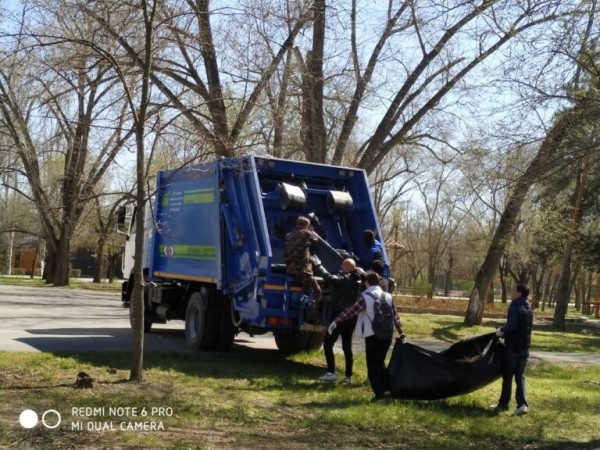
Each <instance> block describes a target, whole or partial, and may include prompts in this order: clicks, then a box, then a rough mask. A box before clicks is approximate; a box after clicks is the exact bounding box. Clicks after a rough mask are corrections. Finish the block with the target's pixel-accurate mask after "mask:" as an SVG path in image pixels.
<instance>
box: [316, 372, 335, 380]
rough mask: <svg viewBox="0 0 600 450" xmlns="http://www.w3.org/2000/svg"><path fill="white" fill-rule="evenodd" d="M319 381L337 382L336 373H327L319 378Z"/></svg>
mask: <svg viewBox="0 0 600 450" xmlns="http://www.w3.org/2000/svg"><path fill="white" fill-rule="evenodd" d="M319 380H321V381H337V373H335V372H327V373H326V374H325V375H323V376H322V377H319Z"/></svg>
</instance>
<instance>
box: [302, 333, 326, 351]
mask: <svg viewBox="0 0 600 450" xmlns="http://www.w3.org/2000/svg"><path fill="white" fill-rule="evenodd" d="M324 340H325V333H315V332H312V333H311V332H309V333H308V339H307V342H306V350H308V351H310V350H319V349H320V348H321V346H322V345H323V341H324Z"/></svg>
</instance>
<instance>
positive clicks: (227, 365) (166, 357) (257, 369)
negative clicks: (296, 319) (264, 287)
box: [53, 345, 323, 391]
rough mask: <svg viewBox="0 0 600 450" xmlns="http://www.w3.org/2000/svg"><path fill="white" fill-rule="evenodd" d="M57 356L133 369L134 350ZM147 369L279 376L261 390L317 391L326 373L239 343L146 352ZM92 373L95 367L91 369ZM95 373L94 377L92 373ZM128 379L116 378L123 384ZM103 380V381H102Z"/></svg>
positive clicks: (229, 375) (200, 374) (202, 374)
mask: <svg viewBox="0 0 600 450" xmlns="http://www.w3.org/2000/svg"><path fill="white" fill-rule="evenodd" d="M53 354H54V355H55V356H57V357H61V358H72V359H74V360H75V361H77V363H80V364H82V365H91V366H95V367H99V368H102V367H109V368H111V369H117V370H129V369H130V367H131V354H130V353H123V352H118V353H104V352H102V353H88V352H62V351H60V352H53ZM144 368H145V370H146V371H151V370H153V369H159V370H164V371H172V372H178V373H181V374H184V375H189V376H193V377H198V378H217V379H227V378H229V379H236V380H243V379H246V380H248V381H249V382H250V383H253V382H254V381H255V380H259V379H263V378H264V379H275V380H277V384H276V385H272V386H270V385H269V384H268V383H267V384H266V385H264V386H261V389H266V390H269V389H282V388H285V389H290V390H296V391H298V390H300V391H302V390H314V389H315V386H314V383H306V379H310V380H311V381H312V380H314V379H316V377H317V376H318V375H321V374H322V371H323V369H322V368H321V367H317V366H314V365H310V364H305V363H301V362H297V361H293V360H291V359H287V358H286V357H285V356H284V355H282V354H281V353H280V352H278V351H276V350H265V349H254V348H247V347H242V346H238V345H234V347H233V348H232V349H231V350H230V351H227V352H193V353H191V352H190V353H161V352H153V353H148V354H145V355H144ZM89 372H90V374H91V372H92V371H91V370H90V371H89ZM92 376H94V375H93V374H92ZM123 381H124V380H120V381H115V382H114V383H121V382H123ZM99 382H101V383H103V382H102V381H99Z"/></svg>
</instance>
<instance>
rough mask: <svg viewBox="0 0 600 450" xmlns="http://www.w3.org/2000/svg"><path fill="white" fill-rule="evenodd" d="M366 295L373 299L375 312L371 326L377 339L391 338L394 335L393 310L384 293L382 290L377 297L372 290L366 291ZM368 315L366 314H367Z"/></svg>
mask: <svg viewBox="0 0 600 450" xmlns="http://www.w3.org/2000/svg"><path fill="white" fill-rule="evenodd" d="M366 294H367V295H369V297H371V298H372V299H373V311H374V312H375V314H374V316H373V319H371V318H370V317H369V319H371V326H372V328H373V332H374V333H375V336H377V337H378V338H379V339H391V338H392V336H393V335H394V312H393V309H392V305H390V304H389V303H388V302H387V301H386V300H385V298H386V293H385V292H382V293H381V295H380V296H379V297H377V296H376V295H375V294H373V293H372V292H367V293H366ZM367 317H368V315H367Z"/></svg>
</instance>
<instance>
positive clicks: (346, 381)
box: [342, 377, 352, 386]
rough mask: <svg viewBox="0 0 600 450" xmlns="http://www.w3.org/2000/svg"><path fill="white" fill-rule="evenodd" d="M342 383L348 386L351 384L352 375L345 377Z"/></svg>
mask: <svg viewBox="0 0 600 450" xmlns="http://www.w3.org/2000/svg"><path fill="white" fill-rule="evenodd" d="M342 383H344V384H345V385H346V386H350V385H351V384H352V377H344V379H343V380H342Z"/></svg>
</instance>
